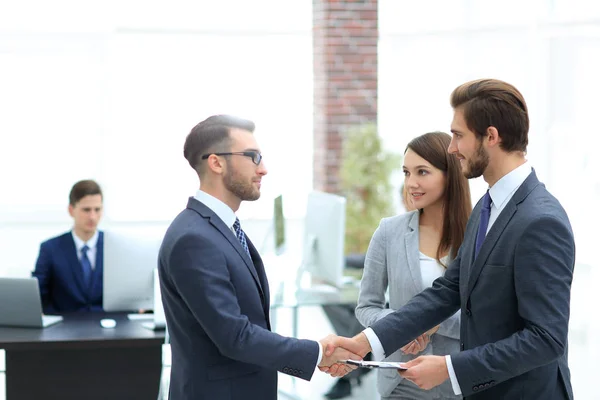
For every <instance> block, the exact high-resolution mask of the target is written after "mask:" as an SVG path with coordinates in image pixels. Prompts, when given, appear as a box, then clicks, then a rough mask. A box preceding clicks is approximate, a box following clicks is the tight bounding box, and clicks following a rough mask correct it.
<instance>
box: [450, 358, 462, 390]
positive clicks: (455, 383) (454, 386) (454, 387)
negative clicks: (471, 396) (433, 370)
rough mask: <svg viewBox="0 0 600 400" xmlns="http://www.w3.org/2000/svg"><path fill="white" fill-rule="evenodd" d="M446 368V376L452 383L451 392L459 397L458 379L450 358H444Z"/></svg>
mask: <svg viewBox="0 0 600 400" xmlns="http://www.w3.org/2000/svg"><path fill="white" fill-rule="evenodd" d="M446 367H447V368H448V375H450V382H452V390H453V391H454V394H455V395H457V396H460V395H461V394H462V391H461V390H460V385H459V384H458V379H456V374H455V373H454V367H453V366H452V358H451V357H450V356H446Z"/></svg>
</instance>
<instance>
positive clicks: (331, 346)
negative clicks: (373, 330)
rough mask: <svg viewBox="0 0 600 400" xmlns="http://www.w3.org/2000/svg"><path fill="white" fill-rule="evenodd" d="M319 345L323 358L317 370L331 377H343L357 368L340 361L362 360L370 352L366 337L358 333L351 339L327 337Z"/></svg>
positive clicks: (334, 336)
mask: <svg viewBox="0 0 600 400" xmlns="http://www.w3.org/2000/svg"><path fill="white" fill-rule="evenodd" d="M319 344H320V345H321V347H322V348H323V358H322V359H321V363H320V364H319V370H321V371H322V372H325V373H328V374H329V375H331V376H333V377H341V376H344V375H346V374H348V373H350V372H351V371H353V370H355V369H356V368H357V367H356V366H354V365H348V364H342V363H339V362H338V361H340V360H362V359H363V357H364V356H366V355H367V353H368V352H370V351H371V345H370V344H369V341H368V340H367V337H366V336H365V335H364V334H362V333H360V334H358V335H356V336H355V337H353V338H347V337H343V336H336V335H329V336H327V337H325V338H323V339H321V340H319Z"/></svg>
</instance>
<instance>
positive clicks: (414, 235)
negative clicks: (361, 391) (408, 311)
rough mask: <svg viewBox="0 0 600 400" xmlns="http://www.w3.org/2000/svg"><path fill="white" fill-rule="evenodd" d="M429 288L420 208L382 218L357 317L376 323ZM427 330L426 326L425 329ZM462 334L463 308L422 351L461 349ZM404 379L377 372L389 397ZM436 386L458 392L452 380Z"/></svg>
mask: <svg viewBox="0 0 600 400" xmlns="http://www.w3.org/2000/svg"><path fill="white" fill-rule="evenodd" d="M388 288H389V299H390V308H386V299H385V292H386V290H387V289H388ZM424 289H425V287H424V286H423V280H422V278H421V267H420V262H419V212H418V211H412V212H409V213H406V214H402V215H398V216H395V217H390V218H384V219H382V220H381V223H380V224H379V228H377V230H376V231H375V233H374V234H373V238H372V239H371V243H370V244H369V250H368V251H367V256H366V259H365V269H364V272H363V278H362V281H361V285H360V294H359V297H358V306H357V307H356V317H357V318H358V320H359V321H360V323H361V324H363V325H364V326H366V327H368V326H371V325H372V324H374V323H375V322H376V321H378V320H380V319H382V318H383V317H385V316H386V315H389V314H391V313H393V312H394V310H397V309H399V308H400V307H402V306H403V305H405V304H406V303H408V301H409V300H410V299H412V298H413V297H414V296H415V295H416V294H417V293H420V292H422V291H423V290H424ZM426 330H427V329H424V330H423V332H424V331H426ZM423 332H421V333H423ZM459 335H460V313H456V314H455V315H453V316H451V317H450V318H448V319H447V320H446V321H444V322H442V323H441V324H440V329H439V330H438V331H437V332H436V333H435V334H434V335H432V336H431V343H430V344H429V345H428V346H427V348H426V349H425V350H424V351H423V352H422V353H421V354H420V355H424V354H435V355H441V356H445V355H447V354H451V353H458V352H459V350H460V342H459ZM416 336H417V335H415V337H416ZM416 357H417V356H413V355H410V354H404V353H402V351H401V350H397V351H396V352H394V353H392V354H390V355H389V356H388V357H387V358H386V360H387V361H401V362H406V361H409V360H411V359H413V358H416ZM403 380H404V378H402V377H401V376H400V375H399V374H398V373H397V372H396V371H394V370H380V371H378V376H377V389H378V390H379V393H380V394H381V395H382V396H389V395H390V393H391V392H392V390H394V388H395V387H396V386H398V385H399V384H401V382H402V381H403ZM402 384H405V383H402ZM409 385H412V384H410V383H409ZM413 387H414V385H413ZM433 391H438V392H439V396H437V397H443V398H448V397H454V392H453V391H452V385H451V383H450V381H448V382H445V383H444V384H443V385H441V386H440V387H438V388H435V389H434V390H433ZM432 394H433V393H431V394H428V395H427V396H425V393H424V397H423V398H428V397H429V396H430V395H432ZM457 398H458V397H457Z"/></svg>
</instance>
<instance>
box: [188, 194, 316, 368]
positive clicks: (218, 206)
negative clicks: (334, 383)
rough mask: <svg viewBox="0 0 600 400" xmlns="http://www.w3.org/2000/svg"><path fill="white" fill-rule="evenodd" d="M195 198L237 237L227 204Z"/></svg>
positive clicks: (210, 198) (211, 199)
mask: <svg viewBox="0 0 600 400" xmlns="http://www.w3.org/2000/svg"><path fill="white" fill-rule="evenodd" d="M194 198H195V199H196V200H198V201H199V202H201V203H202V204H204V205H205V206H206V207H208V208H210V209H211V211H213V212H214V213H215V214H217V217H219V218H221V220H222V221H223V222H224V223H225V225H227V226H228V227H229V229H231V231H232V232H233V234H234V235H235V230H234V229H233V224H234V223H235V219H236V216H235V213H234V212H233V210H232V209H231V208H230V207H229V206H228V205H227V204H225V203H223V202H222V201H221V200H219V199H217V198H216V197H214V196H211V195H210V194H208V193H206V192H204V191H202V190H198V191H197V192H196V195H195V196H194ZM236 238H237V237H236ZM317 345H318V346H319V357H318V358H317V364H316V366H318V365H319V364H321V360H322V359H323V348H322V347H321V344H320V343H318V342H317Z"/></svg>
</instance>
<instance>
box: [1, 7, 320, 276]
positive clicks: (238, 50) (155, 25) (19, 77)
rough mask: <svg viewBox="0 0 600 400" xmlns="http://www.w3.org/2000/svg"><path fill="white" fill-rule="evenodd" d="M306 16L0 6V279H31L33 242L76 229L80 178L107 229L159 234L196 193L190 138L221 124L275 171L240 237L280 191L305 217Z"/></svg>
mask: <svg viewBox="0 0 600 400" xmlns="http://www.w3.org/2000/svg"><path fill="white" fill-rule="evenodd" d="M34 11H35V12H34ZM311 11H312V10H311V4H310V2H308V3H307V2H294V3H289V4H288V3H285V4H284V3H282V2H279V1H274V0H261V2H259V3H256V2H255V3H252V4H250V3H248V2H246V1H241V0H227V1H220V2H198V1H173V2H168V3H166V2H164V3H160V2H142V1H122V2H116V1H108V2H102V3H101V4H100V3H98V4H93V3H92V2H89V1H72V0H62V1H61V0H59V1H58V2H54V3H53V4H52V5H49V4H48V3H47V2H44V1H41V0H25V1H19V2H2V3H0V65H1V66H2V67H1V70H2V73H1V74H0V110H2V112H1V113H2V118H0V171H1V172H0V276H1V275H11V276H24V275H27V274H29V271H30V270H31V269H32V268H33V266H34V262H35V258H36V256H37V251H38V248H39V243H40V242H41V241H43V240H45V239H47V238H49V237H51V236H54V235H57V234H59V233H61V232H64V231H66V230H68V229H69V228H70V224H71V221H70V218H69V217H68V214H67V212H66V207H67V203H68V192H69V190H70V188H71V186H72V184H73V183H74V182H75V181H77V180H79V179H86V178H92V179H96V180H97V181H98V182H99V183H100V184H101V185H102V187H103V190H104V194H105V217H104V220H103V223H102V225H101V227H104V228H110V226H113V225H140V226H147V227H154V228H159V229H160V228H161V227H166V225H167V224H168V222H169V221H170V220H171V219H172V218H173V217H174V216H175V215H176V214H177V213H178V212H179V211H180V210H181V209H182V208H183V207H184V206H185V204H186V201H187V197H188V196H190V195H193V194H194V192H195V190H196V189H197V187H198V181H197V178H196V176H195V174H194V172H193V171H192V170H191V168H190V167H189V166H188V165H187V162H186V161H185V159H184V158H183V154H182V153H183V142H184V139H185V136H186V135H187V133H188V132H189V131H190V129H191V128H192V127H193V126H194V125H195V124H196V123H198V122H199V121H201V120H202V119H204V118H206V117H207V116H209V115H211V114H215V113H230V114H237V115H240V116H242V117H247V118H250V119H252V120H254V121H255V122H256V124H257V130H256V136H257V139H258V141H259V143H260V145H261V148H262V151H263V155H264V157H265V163H266V165H267V167H268V169H269V174H268V176H267V177H266V178H265V179H264V181H263V196H262V199H261V200H260V201H257V202H254V203H248V204H246V205H244V206H242V208H241V209H240V211H239V213H238V214H239V216H240V218H241V219H242V221H243V223H244V227H245V229H246V230H247V231H254V230H258V231H260V230H261V229H262V225H263V224H264V223H265V222H264V221H263V220H265V219H269V218H270V217H271V215H272V209H273V205H272V199H273V198H274V197H275V196H276V195H278V194H280V193H281V194H283V195H284V197H285V200H284V204H285V212H286V215H287V216H288V217H290V218H296V219H297V218H301V217H302V215H303V214H304V208H305V204H306V201H305V199H306V193H307V192H308V191H309V190H310V188H311V185H312V161H311V149H312V47H311V46H312V38H311V33H310V32H311V31H310V30H311V23H312V14H311ZM273 15H277V16H278V17H277V18H273V17H272V16H273ZM250 220H253V221H257V222H256V223H253V222H246V221H250ZM261 221H262V222H261ZM255 226H256V227H255ZM300 226H301V224H300ZM249 234H250V233H249ZM300 235H301V234H296V235H295V236H296V237H297V238H298V237H299V236H300ZM257 236H259V234H257ZM291 236H292V237H293V235H291ZM250 237H251V238H253V239H254V240H255V241H257V239H258V241H260V239H259V238H255V237H254V235H251V236H250ZM298 240H299V239H298ZM298 245H299V244H298ZM291 247H293V244H292V245H291Z"/></svg>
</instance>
